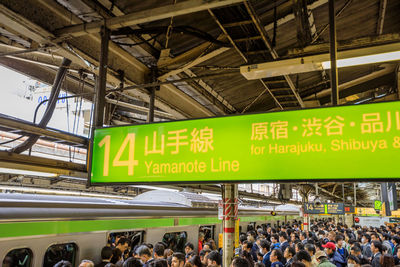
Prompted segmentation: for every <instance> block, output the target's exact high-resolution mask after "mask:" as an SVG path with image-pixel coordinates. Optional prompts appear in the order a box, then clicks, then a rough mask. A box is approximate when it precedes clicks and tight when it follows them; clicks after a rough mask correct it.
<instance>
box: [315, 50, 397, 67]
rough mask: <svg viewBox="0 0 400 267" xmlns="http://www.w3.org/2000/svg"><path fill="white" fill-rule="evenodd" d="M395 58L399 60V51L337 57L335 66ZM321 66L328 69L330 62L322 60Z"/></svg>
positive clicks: (371, 62) (392, 59) (377, 61)
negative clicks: (344, 57) (343, 57)
mask: <svg viewBox="0 0 400 267" xmlns="http://www.w3.org/2000/svg"><path fill="white" fill-rule="evenodd" d="M396 60H400V51H395V52H389V53H382V54H376V55H369V56H361V57H353V58H346V59H339V60H337V67H338V68H343V67H351V66H358V65H365V64H373V63H379V62H387V61H396ZM322 67H323V68H324V69H330V68H331V62H330V61H324V62H322Z"/></svg>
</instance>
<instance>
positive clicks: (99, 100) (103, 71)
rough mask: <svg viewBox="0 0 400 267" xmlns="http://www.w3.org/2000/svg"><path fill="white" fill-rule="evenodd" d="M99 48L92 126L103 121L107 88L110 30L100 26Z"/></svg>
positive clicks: (101, 125)
mask: <svg viewBox="0 0 400 267" xmlns="http://www.w3.org/2000/svg"><path fill="white" fill-rule="evenodd" d="M100 35H101V48H100V63H99V77H98V78H97V79H96V94H95V107H94V119H93V126H94V127H103V123H104V105H105V102H106V89H107V68H108V66H107V65H108V43H109V40H110V30H108V29H107V28H104V27H103V28H102V29H101V32H100Z"/></svg>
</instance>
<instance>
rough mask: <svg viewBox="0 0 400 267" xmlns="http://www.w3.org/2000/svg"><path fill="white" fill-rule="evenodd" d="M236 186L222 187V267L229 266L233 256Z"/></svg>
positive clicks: (236, 205) (236, 203)
mask: <svg viewBox="0 0 400 267" xmlns="http://www.w3.org/2000/svg"><path fill="white" fill-rule="evenodd" d="M237 198H238V185H237V184H225V185H223V186H222V201H223V203H224V206H223V207H224V220H223V224H222V225H223V259H222V266H230V265H231V262H232V259H233V257H234V255H235V221H236V220H237V210H238V201H237Z"/></svg>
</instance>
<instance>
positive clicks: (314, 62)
mask: <svg viewBox="0 0 400 267" xmlns="http://www.w3.org/2000/svg"><path fill="white" fill-rule="evenodd" d="M337 57H338V60H337V66H338V68H342V67H349V66H357V65H365V64H373V63H380V62H390V61H396V60H400V42H398V43H392V44H386V45H378V46H372V47H364V48H358V49H350V50H344V51H339V52H338V56H337ZM329 59H330V55H329V53H325V54H319V55H312V56H303V57H296V58H291V59H284V60H276V61H270V62H265V63H259V64H253V65H246V66H241V67H240V73H241V74H242V75H243V76H244V77H245V78H246V79H247V80H256V79H262V78H270V77H278V76H283V75H291V74H297V73H306V72H311V71H322V70H324V69H330V68H331V66H330V65H331V62H330V60H329Z"/></svg>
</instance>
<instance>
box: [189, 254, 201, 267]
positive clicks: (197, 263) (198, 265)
mask: <svg viewBox="0 0 400 267" xmlns="http://www.w3.org/2000/svg"><path fill="white" fill-rule="evenodd" d="M189 262H190V263H191V264H192V265H193V266H196V267H202V264H201V260H200V257H199V256H197V255H194V256H193V257H192V258H190V260H189Z"/></svg>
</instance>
